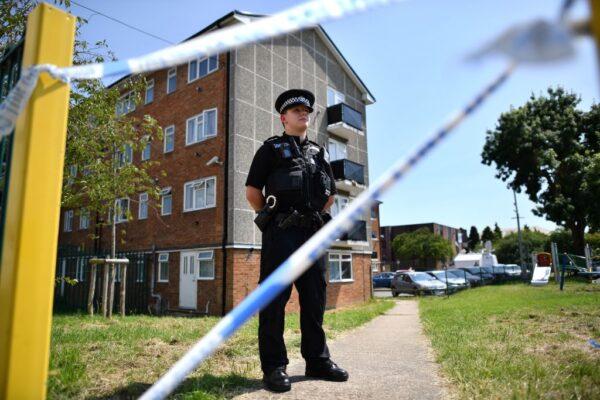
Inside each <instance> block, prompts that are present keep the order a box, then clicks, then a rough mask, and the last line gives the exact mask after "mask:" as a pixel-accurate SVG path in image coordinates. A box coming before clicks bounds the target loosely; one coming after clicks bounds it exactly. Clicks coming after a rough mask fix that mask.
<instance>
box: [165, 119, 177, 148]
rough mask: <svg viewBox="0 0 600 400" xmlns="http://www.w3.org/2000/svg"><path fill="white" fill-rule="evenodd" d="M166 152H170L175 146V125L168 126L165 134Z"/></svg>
mask: <svg viewBox="0 0 600 400" xmlns="http://www.w3.org/2000/svg"><path fill="white" fill-rule="evenodd" d="M164 137H165V138H164V141H165V143H164V152H165V153H169V152H171V151H173V149H174V148H175V126H174V125H171V126H167V127H166V128H165V135H164Z"/></svg>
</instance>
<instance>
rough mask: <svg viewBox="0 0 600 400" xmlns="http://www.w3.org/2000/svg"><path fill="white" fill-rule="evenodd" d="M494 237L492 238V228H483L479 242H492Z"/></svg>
mask: <svg viewBox="0 0 600 400" xmlns="http://www.w3.org/2000/svg"><path fill="white" fill-rule="evenodd" d="M494 239H495V236H494V232H492V228H490V227H489V226H486V227H485V228H483V232H481V241H482V242H483V243H485V242H487V241H488V240H489V241H490V242H492V241H494Z"/></svg>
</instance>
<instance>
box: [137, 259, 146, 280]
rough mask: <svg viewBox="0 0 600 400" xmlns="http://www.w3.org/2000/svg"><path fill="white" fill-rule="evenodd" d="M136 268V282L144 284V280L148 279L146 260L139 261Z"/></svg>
mask: <svg viewBox="0 0 600 400" xmlns="http://www.w3.org/2000/svg"><path fill="white" fill-rule="evenodd" d="M135 267H136V268H135V281H136V282H144V278H145V277H146V265H145V263H144V259H143V258H140V259H138V260H137V263H136V265H135Z"/></svg>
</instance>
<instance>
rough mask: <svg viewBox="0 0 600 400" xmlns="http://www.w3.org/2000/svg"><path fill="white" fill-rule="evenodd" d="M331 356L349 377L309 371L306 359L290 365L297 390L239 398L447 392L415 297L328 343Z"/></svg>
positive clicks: (415, 395) (409, 396)
mask: <svg viewBox="0 0 600 400" xmlns="http://www.w3.org/2000/svg"><path fill="white" fill-rule="evenodd" d="M328 345H329V349H330V351H331V355H332V359H333V360H334V361H335V362H336V363H337V364H338V365H340V366H341V367H342V368H345V369H347V370H348V372H349V374H350V379H349V380H348V382H342V383H338V382H325V381H320V380H312V379H309V378H306V377H305V376H304V360H303V359H301V358H300V359H293V360H290V365H288V369H287V372H288V375H289V376H290V379H291V381H292V390H291V391H289V392H287V393H283V394H278V393H272V392H269V391H266V390H264V389H261V390H256V391H253V392H249V393H244V394H242V395H240V396H237V397H235V399H238V400H242V399H243V400H249V399H311V400H316V399H319V400H321V399H332V400H333V399H335V400H338V399H419V400H421V399H444V398H446V397H447V395H446V391H445V389H444V387H443V384H442V380H441V378H440V375H439V370H438V365H437V364H436V363H435V362H434V360H433V356H432V352H431V348H430V346H429V342H428V341H427V339H426V337H425V336H424V334H423V332H422V326H421V323H420V321H419V313H418V306H417V302H416V301H415V300H401V301H398V302H397V303H396V306H395V307H394V308H393V309H391V310H390V311H388V312H387V313H386V314H385V315H382V316H380V317H377V318H375V319H373V320H372V321H370V322H369V323H367V324H365V325H363V326H362V327H360V328H357V329H356V330H354V331H352V332H349V333H348V334H346V335H344V336H343V337H340V338H339V339H337V340H335V341H331V342H330V343H328Z"/></svg>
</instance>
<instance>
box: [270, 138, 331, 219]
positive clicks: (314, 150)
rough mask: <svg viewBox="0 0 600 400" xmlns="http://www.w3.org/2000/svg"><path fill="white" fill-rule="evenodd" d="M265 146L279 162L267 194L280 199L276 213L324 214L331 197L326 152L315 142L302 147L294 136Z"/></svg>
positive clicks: (277, 139)
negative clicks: (315, 212) (318, 212)
mask: <svg viewBox="0 0 600 400" xmlns="http://www.w3.org/2000/svg"><path fill="white" fill-rule="evenodd" d="M264 143H265V144H266V145H268V146H270V147H271V149H272V150H273V152H274V154H275V159H276V161H275V166H274V169H273V171H271V173H270V174H269V177H268V178H267V184H266V188H265V193H266V195H267V196H269V195H274V196H275V197H276V198H277V210H278V211H279V212H287V211H290V209H295V210H298V211H299V212H307V211H321V210H322V209H323V207H324V206H325V204H326V203H327V200H328V199H329V196H330V195H331V179H330V178H329V175H328V174H327V172H326V169H325V163H326V160H325V149H323V148H322V147H321V146H319V145H318V144H316V143H314V142H312V141H309V143H308V144H306V145H304V146H300V145H298V144H297V143H296V142H295V140H294V138H293V137H291V136H275V137H272V138H269V139H267V140H266V141H265V142H264Z"/></svg>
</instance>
